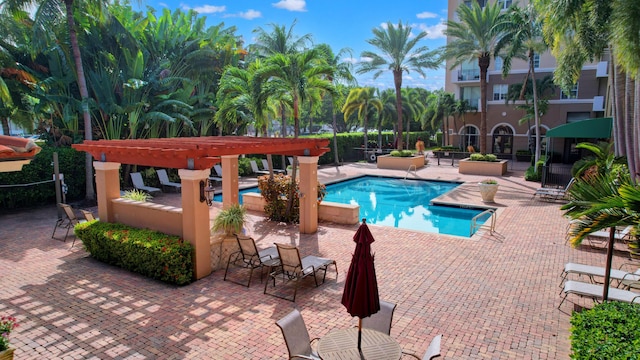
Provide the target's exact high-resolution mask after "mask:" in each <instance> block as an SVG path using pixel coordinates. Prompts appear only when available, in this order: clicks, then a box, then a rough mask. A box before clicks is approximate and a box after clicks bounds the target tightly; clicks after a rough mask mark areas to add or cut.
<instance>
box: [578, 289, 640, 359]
mask: <svg viewBox="0 0 640 360" xmlns="http://www.w3.org/2000/svg"><path fill="white" fill-rule="evenodd" d="M638 349H640V304H627V303H621V302H616V301H613V302H606V303H602V304H598V305H596V306H594V307H593V309H590V310H585V311H582V312H579V313H577V312H576V313H573V315H572V316H571V358H572V359H581V360H590V359H593V360H596V359H612V360H614V359H638V358H640V356H639V355H638Z"/></svg>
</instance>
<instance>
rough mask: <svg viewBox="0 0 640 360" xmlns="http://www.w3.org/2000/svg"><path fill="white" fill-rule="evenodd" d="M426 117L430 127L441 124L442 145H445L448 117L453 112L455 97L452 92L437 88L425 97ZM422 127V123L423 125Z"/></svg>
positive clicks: (434, 127)
mask: <svg viewBox="0 0 640 360" xmlns="http://www.w3.org/2000/svg"><path fill="white" fill-rule="evenodd" d="M427 104H428V105H427V111H426V114H427V117H428V120H429V121H430V122H431V127H432V128H433V129H436V128H437V127H438V125H441V126H442V145H443V146H444V145H447V141H446V138H447V128H448V127H449V126H448V121H449V117H450V116H451V115H453V114H454V113H455V98H454V96H453V94H452V93H448V92H445V91H444V90H438V91H436V92H433V93H432V94H431V95H429V97H428V98H427ZM423 127H424V125H423Z"/></svg>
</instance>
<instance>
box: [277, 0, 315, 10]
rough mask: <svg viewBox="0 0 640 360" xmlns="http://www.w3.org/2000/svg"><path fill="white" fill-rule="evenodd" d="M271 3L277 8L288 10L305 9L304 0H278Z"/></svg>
mask: <svg viewBox="0 0 640 360" xmlns="http://www.w3.org/2000/svg"><path fill="white" fill-rule="evenodd" d="M271 5H273V6H274V7H277V8H278V9H285V10H289V11H307V9H306V6H307V3H306V1H305V0H280V1H278V2H277V3H272V4H271Z"/></svg>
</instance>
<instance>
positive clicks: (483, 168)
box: [458, 158, 509, 176]
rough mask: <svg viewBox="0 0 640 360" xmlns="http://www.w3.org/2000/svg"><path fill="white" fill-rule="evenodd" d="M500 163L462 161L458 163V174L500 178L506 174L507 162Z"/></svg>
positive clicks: (501, 161) (467, 159)
mask: <svg viewBox="0 0 640 360" xmlns="http://www.w3.org/2000/svg"><path fill="white" fill-rule="evenodd" d="M508 161H509V160H500V161H471V160H469V158H466V159H462V160H460V162H459V163H458V165H459V167H458V173H460V174H467V175H484V176H502V175H504V174H506V173H507V162H508Z"/></svg>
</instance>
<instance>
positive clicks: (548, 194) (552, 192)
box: [531, 178, 576, 200]
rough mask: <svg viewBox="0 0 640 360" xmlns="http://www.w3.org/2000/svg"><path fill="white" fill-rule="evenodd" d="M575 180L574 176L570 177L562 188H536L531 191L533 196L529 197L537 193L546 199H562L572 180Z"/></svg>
mask: <svg viewBox="0 0 640 360" xmlns="http://www.w3.org/2000/svg"><path fill="white" fill-rule="evenodd" d="M575 180H576V179H575V178H571V180H569V183H567V186H565V187H564V189H560V188H548V187H541V188H538V189H537V190H536V192H535V193H533V196H532V197H531V199H533V198H534V197H536V195H538V196H539V197H540V198H543V199H548V200H559V199H564V198H565V196H566V195H567V191H569V188H570V187H571V185H573V182H574V181H575Z"/></svg>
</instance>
